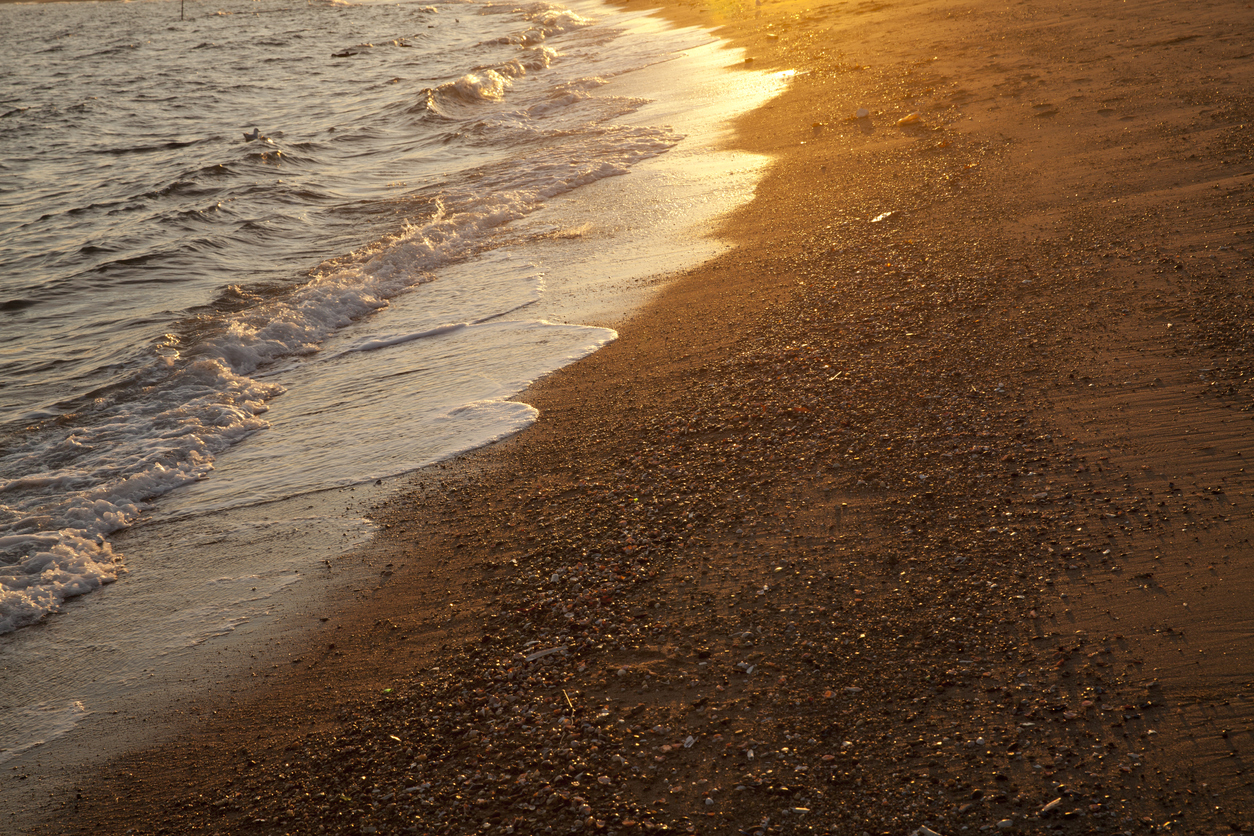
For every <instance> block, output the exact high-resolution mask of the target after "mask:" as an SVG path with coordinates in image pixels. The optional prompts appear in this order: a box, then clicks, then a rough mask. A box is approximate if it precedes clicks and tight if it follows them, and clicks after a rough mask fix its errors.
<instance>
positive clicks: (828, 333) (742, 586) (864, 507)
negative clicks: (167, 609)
mask: <svg viewBox="0 0 1254 836" xmlns="http://www.w3.org/2000/svg"><path fill="white" fill-rule="evenodd" d="M667 13H668V14H671V15H673V16H675V17H676V19H678V20H681V21H683V20H693V19H697V20H701V21H706V22H707V23H708V24H709V25H724V27H725V28H724V29H723V33H724V34H725V35H726V36H727V37H729V38H731V39H732V40H733V41H734V42H736V43H737V44H740V45H743V46H745V47H746V48H748V50H749V55H750V56H751V57H752V59H753V62H752V65H753V66H754V67H757V68H761V67H777V68H791V69H796V70H797V71H798V75H797V78H796V81H795V83H794V85H793V86H792V88H791V90H790V91H789V92H788V93H787V94H785V95H784V96H783V97H782V98H780V99H779V100H777V101H776V102H774V103H772V104H771V105H769V106H767V107H765V108H763V109H761V110H760V111H758V112H756V113H754V114H753V115H751V116H750V117H749V118H747V119H746V120H744V122H743V124H742V125H741V126H740V132H739V139H738V142H739V144H740V145H741V146H742V147H744V148H748V149H752V150H755V151H761V152H765V153H769V154H772V155H774V157H775V160H776V162H775V164H774V166H773V168H772V169H771V172H770V174H769V175H768V177H767V178H766V180H765V181H764V182H763V183H762V185H761V187H760V188H759V190H758V194H757V197H756V199H755V200H754V202H753V203H752V204H751V205H750V206H748V207H746V208H745V209H743V210H742V211H739V212H738V213H736V214H735V216H734V217H732V218H731V219H730V220H729V221H728V224H727V227H726V230H725V232H726V235H727V237H728V238H729V239H730V240H731V241H733V242H734V243H735V244H736V247H735V249H734V250H732V251H731V252H730V253H728V254H727V255H725V256H723V257H721V258H718V259H716V260H715V261H713V262H711V263H709V264H707V265H705V266H704V267H702V268H700V269H698V270H695V271H693V272H691V273H690V274H688V275H686V276H683V277H681V278H679V279H678V280H677V281H675V282H674V283H673V284H672V285H671V286H669V287H668V288H667V289H666V290H665V291H663V292H662V294H661V295H660V297H659V298H658V299H657V301H656V303H655V304H653V305H651V306H650V307H649V308H648V309H647V310H645V311H644V312H642V313H641V314H640V315H639V316H637V317H636V318H634V319H633V320H632V321H631V322H630V323H629V324H628V325H626V326H625V327H623V328H622V329H621V338H620V339H619V340H618V341H617V342H616V343H614V344H613V345H611V346H609V347H608V348H606V349H605V350H603V351H601V352H599V353H597V354H596V355H594V356H592V357H591V358H589V359H587V360H585V361H583V362H580V363H578V364H576V365H575V366H572V367H569V368H567V369H565V370H563V371H562V372H560V373H558V374H555V375H553V376H551V377H550V378H548V379H546V380H545V381H543V382H542V383H541V384H539V385H537V386H536V387H535V388H534V389H533V390H532V391H531V392H529V393H528V394H527V396H526V399H527V400H528V402H530V403H534V404H535V405H536V406H537V407H539V409H540V411H541V417H540V420H539V422H538V423H537V424H536V425H535V426H534V427H532V428H531V429H530V430H528V431H527V432H525V433H523V434H521V435H520V436H518V437H517V438H515V439H513V440H511V441H510V442H508V443H505V444H502V445H499V446H498V447H496V448H493V449H491V450H487V451H483V452H481V453H479V454H476V455H474V456H471V457H468V458H467V459H465V460H463V461H461V462H458V463H456V464H455V465H452V466H447V467H444V468H436V469H433V470H432V471H431V472H430V473H427V474H424V475H423V479H422V480H421V482H420V483H418V484H417V486H416V487H415V488H414V490H413V491H412V493H410V494H409V495H408V496H406V497H405V498H404V499H403V500H402V501H399V502H397V503H396V504H395V505H393V506H392V507H389V508H386V509H382V510H381V511H380V518H381V520H382V521H383V522H384V523H385V524H386V526H387V529H386V531H385V532H384V533H383V535H381V536H380V538H379V539H378V542H377V543H376V544H375V545H374V546H373V547H372V548H371V550H370V551H369V552H367V553H366V554H363V555H361V556H359V558H355V559H360V560H364V561H367V562H370V563H373V564H374V565H376V566H377V568H378V570H379V585H378V587H377V588H366V589H361V590H359V591H358V592H357V594H356V595H355V596H354V597H352V598H351V600H345V601H344V602H343V605H342V608H340V609H338V610H336V611H331V612H328V613H326V614H325V617H326V621H325V622H323V623H320V624H318V625H315V626H314V627H313V628H312V630H311V637H310V641H309V645H308V647H306V648H304V649H303V650H302V651H301V652H299V653H294V654H293V656H292V660H291V662H290V664H286V665H283V666H281V667H275V668H272V669H270V670H268V671H257V672H256V674H258V675H257V677H256V685H255V687H245V685H241V687H240V689H239V691H238V692H237V693H236V695H235V696H234V697H230V698H217V699H216V700H215V701H213V702H211V703H207V704H206V705H204V706H200V707H198V710H199V711H200V719H198V720H196V721H195V722H190V721H189V723H188V726H187V729H186V733H185V734H184V735H183V736H181V737H179V738H178V739H177V740H174V741H171V742H170V743H169V744H168V745H165V746H163V747H162V748H160V749H157V750H154V751H146V752H140V753H137V754H136V755H134V756H132V757H129V758H127V759H125V760H123V761H119V762H117V763H116V764H114V765H113V766H112V767H111V768H110V769H109V770H108V771H106V772H105V773H104V774H101V775H100V776H98V777H97V778H96V779H95V780H92V781H89V782H85V783H83V784H82V785H81V788H80V789H79V790H78V791H77V792H74V793H71V794H69V795H68V796H67V797H66V798H64V799H53V800H52V803H53V804H54V806H55V805H60V806H61V809H60V810H59V811H58V812H57V814H56V816H55V818H54V819H53V820H51V821H50V822H49V823H48V825H47V826H46V827H45V828H43V829H42V830H41V831H40V832H41V833H94V834H100V833H119V834H120V833H142V834H152V833H179V834H184V833H257V834H280V833H302V834H303V833H311V834H318V833H354V834H357V833H381V834H382V833H387V834H393V833H406V832H411V833H420V834H427V833H432V834H434V833H440V834H458V833H467V834H469V833H482V834H499V833H516V834H532V833H576V832H583V833H604V834H616V833H618V834H631V833H644V832H658V831H678V832H691V833H709V834H734V833H763V834H766V833H837V834H846V833H847V834H862V833H868V834H881V833H882V834H906V833H911V832H914V831H916V829H918V828H920V827H923V826H926V827H928V828H930V829H931V831H935V832H938V833H942V834H956V833H962V832H973V833H978V832H990V831H991V832H1011V833H1047V832H1060V833H1077V834H1079V833H1149V832H1165V831H1170V832H1175V833H1222V832H1231V831H1240V832H1250V831H1254V789H1252V783H1251V782H1252V781H1254V774H1252V773H1251V770H1252V769H1254V731H1252V724H1251V716H1252V714H1251V706H1252V704H1254V658H1252V655H1254V654H1252V648H1251V640H1252V638H1254V611H1252V603H1251V602H1254V550H1252V548H1251V544H1250V538H1251V536H1254V498H1252V497H1251V493H1252V492H1254V478H1252V475H1251V474H1248V473H1247V472H1246V469H1245V458H1246V456H1245V454H1246V453H1247V452H1248V453H1251V455H1254V446H1252V445H1251V441H1252V440H1254V433H1252V432H1251V430H1252V429H1254V424H1252V423H1251V418H1252V417H1254V412H1252V411H1251V407H1252V405H1254V400H1252V396H1254V390H1252V388H1251V380H1252V379H1254V364H1251V347H1252V346H1251V343H1252V341H1254V332H1252V331H1251V329H1250V322H1251V314H1252V313H1254V310H1252V305H1254V302H1252V296H1254V286H1252V285H1254V283H1252V282H1251V265H1252V263H1254V260H1252V249H1251V248H1252V247H1254V228H1252V226H1254V224H1252V218H1254V215H1252V212H1251V209H1252V207H1251V204H1252V200H1254V139H1252V137H1254V95H1252V94H1251V92H1250V91H1252V90H1254V60H1251V59H1252V58H1254V28H1252V27H1251V26H1250V20H1252V19H1254V17H1252V12H1251V11H1250V4H1248V3H1245V2H1198V3H1190V4H1180V3H1169V2H1141V3H1137V4H1135V6H1133V5H1132V4H1114V3H1109V2H1098V0H1074V1H1073V2H1069V3H1065V4H1058V3H1046V2H1017V3H1013V4H1009V5H1008V4H1005V3H994V2H991V0H969V2H947V3H941V2H920V1H919V0H902V2H898V3H894V4H891V5H889V4H882V3H877V2H869V1H868V2H847V3H830V4H827V5H821V6H809V5H806V4H804V3H797V2H792V0H787V2H780V3H774V2H768V3H765V4H764V5H762V6H760V7H758V8H753V7H751V6H748V7H745V6H737V5H736V4H734V3H718V4H714V6H706V5H704V4H679V3H677V4H675V5H674V6H672V7H668V11H667ZM729 60H730V59H729ZM859 108H866V110H867V111H868V112H869V113H868V115H867V116H865V117H863V118H857V116H856V113H857V111H858V110H859ZM211 712H212V713H211ZM921 832H922V833H924V834H926V833H928V832H929V831H928V830H923V831H921Z"/></svg>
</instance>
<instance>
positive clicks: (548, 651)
mask: <svg viewBox="0 0 1254 836" xmlns="http://www.w3.org/2000/svg"><path fill="white" fill-rule="evenodd" d="M565 652H566V645H564V644H563V645H558V646H557V647H549V648H546V649H544V650H537V651H536V652H535V653H532V654H531V655H529V656H527V657H525V658H524V659H523V661H524V662H534V661H536V660H537V659H543V658H544V657H545V656H552V655H553V654H554V653H565Z"/></svg>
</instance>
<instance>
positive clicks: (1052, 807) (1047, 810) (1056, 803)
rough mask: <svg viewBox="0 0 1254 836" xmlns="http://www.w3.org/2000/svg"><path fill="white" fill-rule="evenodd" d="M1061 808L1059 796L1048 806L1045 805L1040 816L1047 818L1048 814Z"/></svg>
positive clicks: (1060, 797)
mask: <svg viewBox="0 0 1254 836" xmlns="http://www.w3.org/2000/svg"><path fill="white" fill-rule="evenodd" d="M1061 806H1062V796H1059V797H1058V798H1055V799H1054V800H1053V801H1051V802H1049V803H1048V804H1046V805H1045V806H1044V807H1042V808H1041V815H1042V816H1048V815H1049V814H1050V813H1052V812H1054V811H1055V810H1057V809H1058V808H1059V807H1061Z"/></svg>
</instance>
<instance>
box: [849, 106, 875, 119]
mask: <svg viewBox="0 0 1254 836" xmlns="http://www.w3.org/2000/svg"><path fill="white" fill-rule="evenodd" d="M870 115H871V111H869V110H867V109H866V108H865V107H860V108H858V109H857V110H855V111H854V113H853V117H854V118H855V119H865V118H867V117H868V116H870Z"/></svg>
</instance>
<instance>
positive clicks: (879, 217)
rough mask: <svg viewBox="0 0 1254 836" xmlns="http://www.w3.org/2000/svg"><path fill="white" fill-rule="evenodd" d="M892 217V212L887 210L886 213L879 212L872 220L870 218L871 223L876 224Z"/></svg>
mask: <svg viewBox="0 0 1254 836" xmlns="http://www.w3.org/2000/svg"><path fill="white" fill-rule="evenodd" d="M892 216H893V212H892V210H889V211H888V212H881V213H880V214H878V215H876V216H875V217H874V218H871V223H873V224H877V223H879V222H881V221H886V220H888V219H889V218H891V217H892Z"/></svg>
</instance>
